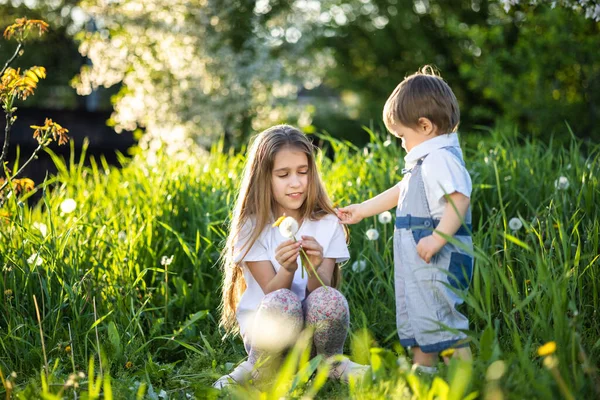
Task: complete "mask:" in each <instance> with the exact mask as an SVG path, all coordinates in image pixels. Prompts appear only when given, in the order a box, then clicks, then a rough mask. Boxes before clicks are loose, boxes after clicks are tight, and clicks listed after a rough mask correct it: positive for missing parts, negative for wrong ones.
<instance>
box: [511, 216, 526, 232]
mask: <svg viewBox="0 0 600 400" xmlns="http://www.w3.org/2000/svg"><path fill="white" fill-rule="evenodd" d="M508 227H509V228H510V229H511V230H513V231H518V230H519V229H521V228H522V227H523V222H521V220H520V219H519V218H516V217H515V218H511V219H510V221H508Z"/></svg>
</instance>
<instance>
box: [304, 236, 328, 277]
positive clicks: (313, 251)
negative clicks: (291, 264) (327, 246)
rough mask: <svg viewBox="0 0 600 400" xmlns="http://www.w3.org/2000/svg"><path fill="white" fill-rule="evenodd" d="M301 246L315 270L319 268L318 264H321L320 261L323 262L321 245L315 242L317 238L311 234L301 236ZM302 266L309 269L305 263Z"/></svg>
mask: <svg viewBox="0 0 600 400" xmlns="http://www.w3.org/2000/svg"><path fill="white" fill-rule="evenodd" d="M302 248H303V249H304V252H305V253H306V255H307V256H308V259H309V260H310V262H311V263H312V265H313V266H314V267H315V270H316V269H319V266H321V263H322V262H323V246H321V245H320V244H319V242H317V239H315V238H314V237H312V236H302ZM304 268H305V269H306V270H307V271H310V269H309V268H310V266H308V265H305V266H304Z"/></svg>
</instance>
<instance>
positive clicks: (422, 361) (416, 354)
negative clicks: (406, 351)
mask: <svg viewBox="0 0 600 400" xmlns="http://www.w3.org/2000/svg"><path fill="white" fill-rule="evenodd" d="M411 350H412V352H413V364H419V365H422V366H424V367H435V365H436V364H437V360H438V353H424V352H422V351H421V348H420V347H412V348H411Z"/></svg>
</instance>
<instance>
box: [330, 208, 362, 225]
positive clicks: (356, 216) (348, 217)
mask: <svg viewBox="0 0 600 400" xmlns="http://www.w3.org/2000/svg"><path fill="white" fill-rule="evenodd" d="M336 213H337V217H338V218H339V219H340V222H341V223H342V224H357V223H359V222H360V221H362V220H363V216H362V215H361V214H360V204H351V205H349V206H346V207H340V208H337V209H336Z"/></svg>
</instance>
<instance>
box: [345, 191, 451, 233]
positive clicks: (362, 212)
mask: <svg viewBox="0 0 600 400" xmlns="http://www.w3.org/2000/svg"><path fill="white" fill-rule="evenodd" d="M399 195H400V188H399V187H398V185H394V186H392V187H391V188H389V189H388V190H386V191H385V192H383V193H380V194H378V195H377V196H375V197H373V198H372V199H369V200H367V201H363V202H362V203H360V204H351V205H349V206H347V207H340V208H338V210H337V216H338V218H339V219H340V222H341V223H342V224H356V223H358V222H360V221H362V220H363V219H364V218H368V217H372V216H373V215H375V214H380V213H382V212H384V211H387V210H389V209H391V208H393V207H394V206H396V205H397V204H398V196H399ZM457 229H458V228H457Z"/></svg>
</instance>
